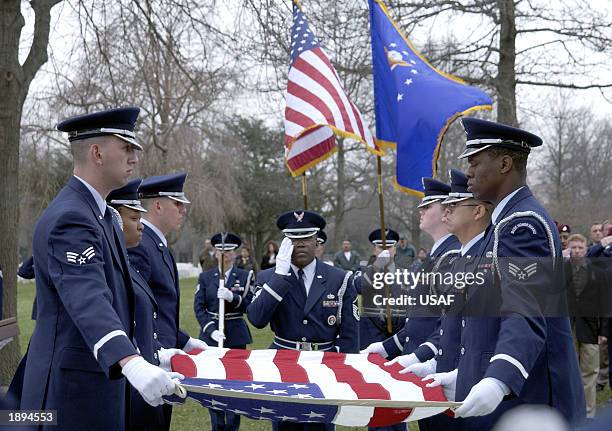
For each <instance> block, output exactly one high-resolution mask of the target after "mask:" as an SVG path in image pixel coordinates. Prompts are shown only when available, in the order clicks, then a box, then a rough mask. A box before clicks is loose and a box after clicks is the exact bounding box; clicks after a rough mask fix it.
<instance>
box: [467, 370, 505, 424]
mask: <svg viewBox="0 0 612 431" xmlns="http://www.w3.org/2000/svg"><path fill="white" fill-rule="evenodd" d="M509 393H510V389H509V388H508V386H506V385H505V384H504V383H502V382H501V381H499V380H497V379H494V378H493V377H485V378H484V379H482V380H481V381H479V382H478V383H476V385H474V387H473V388H472V390H470V393H469V394H468V395H467V397H465V400H464V401H463V404H462V405H461V407H459V408H458V409H457V410H455V417H464V418H467V417H469V416H485V415H488V414H489V413H493V411H494V410H495V409H496V408H497V406H498V405H499V403H501V402H502V400H503V399H504V395H507V394H509Z"/></svg>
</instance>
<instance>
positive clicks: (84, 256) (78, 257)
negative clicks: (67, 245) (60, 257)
mask: <svg viewBox="0 0 612 431" xmlns="http://www.w3.org/2000/svg"><path fill="white" fill-rule="evenodd" d="M95 255H96V252H95V251H94V248H93V246H89V247H87V248H86V249H85V250H84V251H83V252H82V253H80V254H79V253H76V252H74V251H67V252H66V260H67V261H68V263H74V264H77V263H78V264H79V265H83V264H85V263H87V262H89V261H90V260H91V259H92V258H93V257H94V256H95Z"/></svg>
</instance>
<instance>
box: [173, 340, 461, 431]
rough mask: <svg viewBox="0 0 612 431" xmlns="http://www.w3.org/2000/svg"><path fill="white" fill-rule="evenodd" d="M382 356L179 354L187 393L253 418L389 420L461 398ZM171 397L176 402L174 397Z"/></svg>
mask: <svg viewBox="0 0 612 431" xmlns="http://www.w3.org/2000/svg"><path fill="white" fill-rule="evenodd" d="M385 361H386V360H385V359H384V358H382V357H381V356H379V355H376V354H370V355H360V354H344V353H335V352H314V351H295V350H233V349H223V348H211V349H207V350H205V351H199V352H198V351H193V352H190V354H189V355H183V354H180V355H175V356H174V357H173V358H172V369H173V370H174V371H178V372H180V373H182V374H183V375H184V376H185V377H186V378H185V380H183V381H182V382H181V383H182V386H183V387H184V388H185V389H186V390H187V394H188V397H189V398H191V399H193V400H195V401H197V402H199V403H200V404H202V406H204V407H207V408H212V409H219V410H225V411H232V412H234V413H236V414H239V415H243V416H247V417H249V418H252V419H266V420H271V421H290V422H324V423H333V424H337V425H345V426H385V425H390V424H395V423H400V422H408V421H413V420H418V419H422V418H425V417H428V416H432V415H435V414H438V413H441V412H444V411H445V410H447V409H448V408H449V407H451V406H455V405H458V404H460V403H453V402H448V401H446V398H445V397H444V394H443V392H442V389H441V388H440V387H436V388H427V387H426V386H425V383H424V382H423V381H422V380H421V379H420V378H419V377H417V376H415V375H414V374H411V373H408V374H399V371H400V370H401V369H402V367H401V366H400V365H398V364H395V365H393V366H391V367H385V366H384V365H383V364H384V362H385ZM170 401H173V402H176V401H179V398H178V397H176V396H173V397H172V398H171V399H170Z"/></svg>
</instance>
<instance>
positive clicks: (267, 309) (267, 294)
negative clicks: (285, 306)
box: [247, 273, 291, 329]
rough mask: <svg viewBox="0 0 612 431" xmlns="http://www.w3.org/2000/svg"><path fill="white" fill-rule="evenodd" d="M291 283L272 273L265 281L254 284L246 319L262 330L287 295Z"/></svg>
mask: <svg viewBox="0 0 612 431" xmlns="http://www.w3.org/2000/svg"><path fill="white" fill-rule="evenodd" d="M290 287H291V283H290V282H289V281H288V280H285V277H284V276H282V275H278V274H276V273H273V274H272V275H271V276H270V277H269V278H268V279H267V280H262V281H261V282H260V281H258V282H257V283H256V292H255V297H254V299H253V301H252V302H251V304H250V305H249V306H248V307H247V317H248V319H249V321H250V322H251V323H252V324H253V326H255V327H256V328H259V329H261V328H264V327H265V326H266V325H267V324H268V323H270V320H272V316H273V315H274V311H275V310H276V307H278V305H279V304H280V303H281V301H282V300H283V297H284V296H285V295H286V294H287V292H288V291H289V289H290Z"/></svg>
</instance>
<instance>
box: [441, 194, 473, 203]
mask: <svg viewBox="0 0 612 431" xmlns="http://www.w3.org/2000/svg"><path fill="white" fill-rule="evenodd" d="M468 199H473V198H471V197H462V198H457V197H454V196H449V197H448V198H446V199H445V200H444V201H442V205H448V204H453V203H455V202H461V201H467V200H468Z"/></svg>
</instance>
